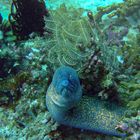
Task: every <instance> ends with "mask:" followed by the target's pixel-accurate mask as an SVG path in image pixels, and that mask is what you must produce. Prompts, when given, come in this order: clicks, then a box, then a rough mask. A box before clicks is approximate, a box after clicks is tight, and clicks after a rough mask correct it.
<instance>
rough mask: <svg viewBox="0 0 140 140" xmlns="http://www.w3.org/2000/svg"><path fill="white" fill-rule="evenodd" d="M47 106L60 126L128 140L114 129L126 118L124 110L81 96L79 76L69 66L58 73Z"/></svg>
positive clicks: (48, 91) (54, 77) (48, 96)
mask: <svg viewBox="0 0 140 140" xmlns="http://www.w3.org/2000/svg"><path fill="white" fill-rule="evenodd" d="M81 97H82V98H81ZM46 105H47V108H48V110H49V112H50V113H51V115H52V117H53V118H54V119H55V120H56V121H57V122H59V123H60V124H63V125H67V126H71V127H75V128H80V129H86V130H91V131H95V132H99V133H104V134H108V135H113V136H118V137H125V134H124V133H121V132H118V131H117V130H116V129H115V127H116V126H117V124H118V123H119V121H120V120H121V118H122V117H123V116H124V109H123V108H122V107H120V106H117V105H115V104H113V103H108V102H107V101H101V100H98V99H95V98H93V97H89V96H82V89H81V86H80V82H79V79H78V76H77V74H76V72H75V70H74V69H72V68H70V67H67V66H63V67H60V68H58V69H57V70H56V72H55V74H54V76H53V80H52V83H51V84H50V86H49V88H48V90H47V93H46Z"/></svg>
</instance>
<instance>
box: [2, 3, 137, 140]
mask: <svg viewBox="0 0 140 140" xmlns="http://www.w3.org/2000/svg"><path fill="white" fill-rule="evenodd" d="M21 2H25V1H23V0H22V1H19V0H13V5H12V7H11V10H12V11H11V15H10V17H9V19H10V21H11V23H10V24H11V25H12V30H13V31H11V27H10V24H9V22H7V21H5V20H2V18H0V33H1V35H0V66H1V69H0V103H1V106H0V139H7V140H9V139H36V138H38V139H42V140H46V139H52V140H54V139H57V140H62V139H64V140H68V139H73V140H77V139H87V138H88V139H91V140H92V139H99V140H104V139H106V140H112V139H114V140H115V139H117V140H118V138H114V137H109V136H105V135H101V134H96V133H94V134H93V133H90V132H84V131H83V130H77V129H72V128H67V127H64V126H60V127H58V124H57V123H55V122H54V121H53V120H52V119H50V114H49V113H48V111H46V107H45V100H44V99H45V92H46V90H47V88H48V85H49V84H50V83H51V79H52V76H53V73H54V71H55V70H56V69H57V68H58V67H59V66H61V65H67V66H71V67H73V68H74V69H75V70H76V71H77V72H78V75H79V77H80V82H81V84H82V87H83V89H84V94H86V95H88V96H89V95H90V96H94V97H96V98H98V99H99V101H100V100H107V101H106V102H115V101H116V100H117V103H118V102H119V103H120V104H121V105H123V106H125V107H127V108H128V112H127V114H126V117H129V121H128V123H127V124H128V125H129V124H132V123H131V120H133V119H134V120H137V119H136V118H139V117H138V115H137V111H138V109H139V107H140V106H139V102H140V101H139V98H140V94H139V93H140V89H139V87H140V85H139V84H140V78H139V77H140V73H139V69H140V55H139V54H140V47H139V42H140V34H139V31H140V22H139V16H140V15H139V13H140V12H139V2H140V1H139V0H125V2H124V3H121V4H113V5H111V6H107V7H100V8H99V7H98V9H97V10H98V12H97V13H92V12H91V11H88V10H85V9H75V8H73V7H71V8H66V6H64V5H62V6H60V7H59V8H57V9H56V10H49V14H50V16H49V17H47V18H46V19H45V21H46V23H44V19H43V16H44V15H45V13H46V12H47V13H48V11H47V10H46V9H45V11H44V10H43V9H44V8H43V9H41V11H40V12H39V13H40V14H41V13H43V15H42V14H41V15H42V16H40V18H38V16H39V15H40V14H38V15H36V16H37V17H36V18H35V20H34V23H36V24H35V25H38V20H37V19H40V20H41V21H42V22H41V23H43V24H41V25H40V24H39V25H40V26H38V27H39V28H37V29H39V30H34V31H33V32H36V31H37V32H38V31H39V34H41V35H42V34H43V36H38V35H36V33H35V35H34V34H32V35H30V34H31V33H32V31H31V32H28V34H22V35H20V31H21V30H22V29H23V28H22V27H24V26H22V24H20V23H21V22H22V21H24V22H25V21H26V20H24V19H22V16H19V15H20V13H19V12H18V9H21V8H20V6H18V7H16V6H17V4H21ZM30 2H31V1H29V3H30ZM38 2H39V1H38ZM25 3H26V2H25ZM35 3H36V2H35ZM40 4H41V5H42V4H43V3H42V1H41V3H40V2H39V5H40ZM43 5H44V4H43ZM22 6H23V7H24V8H26V6H27V7H28V8H29V5H21V7H22ZM43 7H44V6H43ZM30 8H32V6H30ZM30 8H29V9H26V10H27V11H28V12H29V14H31V13H32V12H31V10H30ZM39 9H40V8H39ZM26 10H25V11H26ZM33 11H34V10H33ZM85 11H86V12H85ZM85 13H86V14H87V16H85ZM23 16H25V14H24V12H23ZM31 19H32V18H31ZM42 19H43V20H42ZM24 22H22V23H24ZM44 24H45V29H43V28H44ZM20 25H21V26H20ZM30 26H31V25H30ZM30 26H29V27H30ZM40 28H41V32H40ZM24 29H25V30H24V31H28V30H27V28H24ZM29 29H31V28H29ZM42 29H43V30H42ZM13 32H14V34H13ZM21 33H23V32H21ZM3 35H4V36H3ZM18 36H19V38H18V39H19V40H20V39H26V38H28V40H25V41H23V40H22V41H19V42H17V41H16V37H18ZM12 39H13V40H12ZM11 40H12V41H11ZM15 41H16V43H15ZM13 91H14V92H13ZM11 99H12V100H11ZM136 116H137V117H136ZM133 117H134V118H133ZM136 122H137V121H136ZM133 124H134V125H133ZM133 124H132V127H131V128H133V131H132V135H131V136H130V138H134V137H135V136H136V135H135V134H137V133H138V132H139V131H138V129H135V126H136V125H135V123H133ZM137 124H138V123H137ZM126 139H127V138H126ZM128 139H129V138H128Z"/></svg>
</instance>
